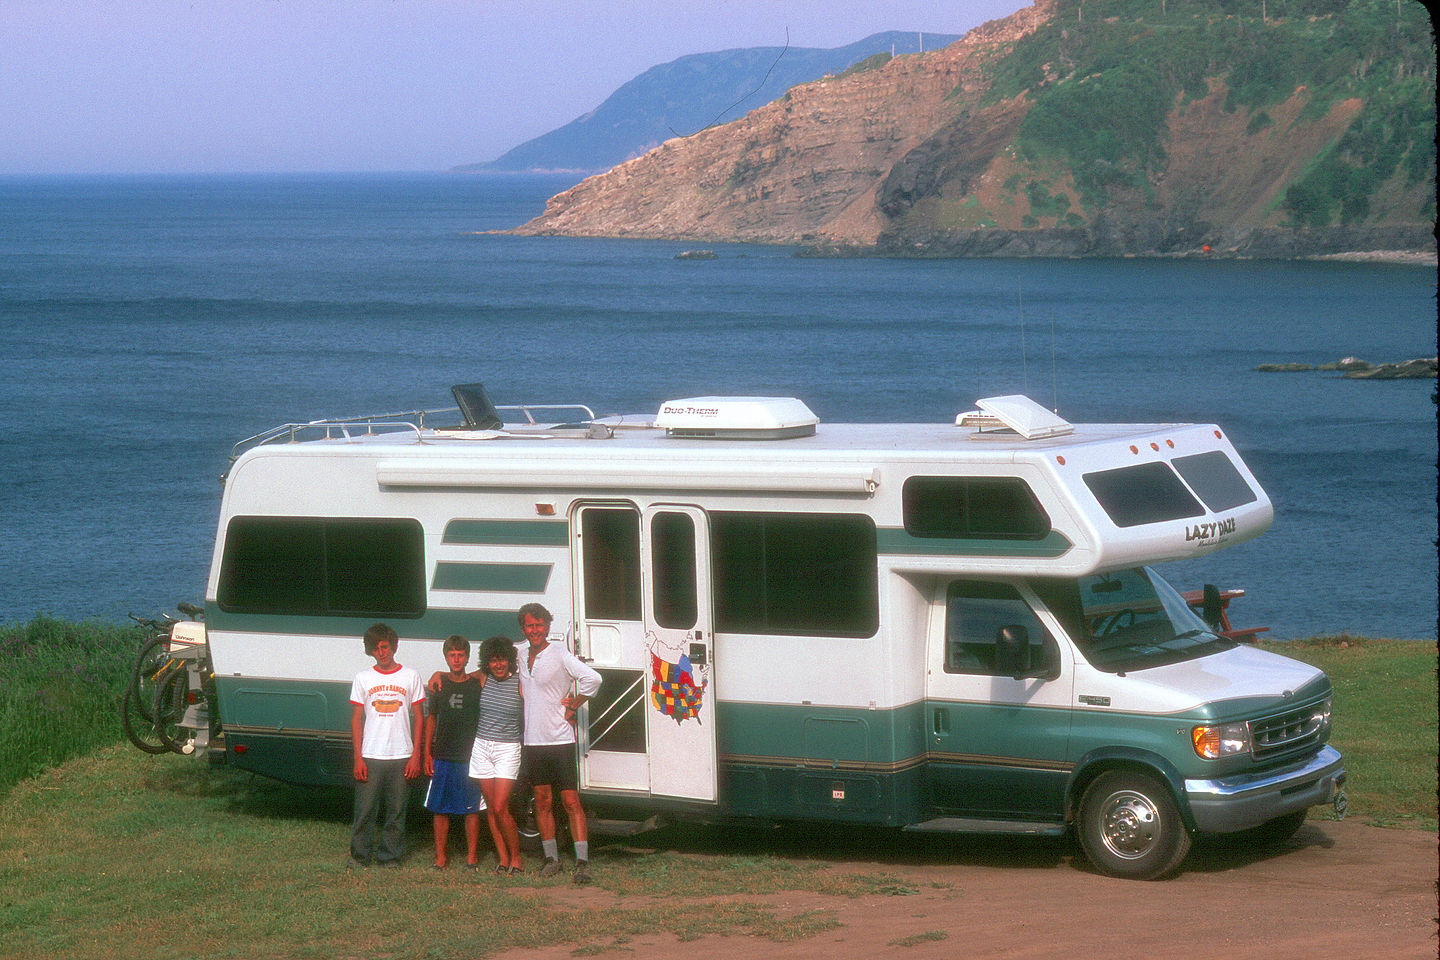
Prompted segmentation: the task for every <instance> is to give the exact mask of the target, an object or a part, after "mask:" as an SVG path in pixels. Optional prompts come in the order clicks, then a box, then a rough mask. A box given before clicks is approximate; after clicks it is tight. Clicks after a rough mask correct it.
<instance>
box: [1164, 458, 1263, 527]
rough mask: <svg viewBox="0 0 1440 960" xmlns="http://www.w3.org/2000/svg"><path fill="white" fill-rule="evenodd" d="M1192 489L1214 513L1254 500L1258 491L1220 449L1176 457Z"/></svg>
mask: <svg viewBox="0 0 1440 960" xmlns="http://www.w3.org/2000/svg"><path fill="white" fill-rule="evenodd" d="M1172 462H1173V463H1174V465H1175V469H1176V470H1178V471H1180V476H1182V477H1184V478H1185V482H1186V483H1188V484H1190V489H1191V490H1194V491H1195V492H1196V493H1198V494H1199V495H1200V499H1201V500H1204V501H1205V506H1207V507H1209V508H1210V511H1211V512H1212V513H1219V512H1220V511H1221V510H1229V509H1231V508H1233V507H1238V506H1241V505H1242V504H1246V503H1254V502H1255V500H1256V497H1255V491H1254V490H1251V489H1250V484H1248V483H1246V482H1245V478H1244V477H1242V476H1240V471H1239V470H1236V469H1235V464H1233V463H1231V462H1230V458H1229V457H1227V456H1225V454H1224V453H1222V452H1221V451H1219V450H1211V451H1210V452H1208V453H1197V454H1194V455H1193V456H1189V457H1176V458H1175V459H1174V460H1173V461H1172Z"/></svg>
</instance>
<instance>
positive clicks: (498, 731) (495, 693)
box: [470, 637, 525, 875]
mask: <svg viewBox="0 0 1440 960" xmlns="http://www.w3.org/2000/svg"><path fill="white" fill-rule="evenodd" d="M480 667H481V669H482V670H483V671H484V674H483V675H482V676H481V678H480V682H481V684H482V686H481V688H480V720H479V722H478V723H477V725H476V728H475V746H474V747H473V749H472V750H471V753H470V776H471V777H472V778H473V779H475V780H478V781H480V792H481V793H482V794H484V796H485V807H486V811H487V816H488V817H489V820H490V835H491V836H492V837H493V838H494V839H495V853H496V855H497V856H498V857H499V863H498V864H497V865H496V867H495V872H496V873H502V874H506V875H510V874H515V873H519V872H521V871H522V870H524V869H525V868H524V866H523V865H522V864H521V862H520V832H519V830H518V829H517V828H516V826H515V817H514V816H513V815H512V814H511V813H510V792H511V791H512V790H513V789H514V787H515V779H516V777H517V776H519V773H520V740H521V729H522V718H523V704H522V700H521V694H520V676H519V674H518V673H517V672H516V669H515V644H514V642H513V641H511V640H510V639H509V638H508V637H491V638H490V639H489V640H486V641H485V643H484V645H483V646H482V647H481V649H480Z"/></svg>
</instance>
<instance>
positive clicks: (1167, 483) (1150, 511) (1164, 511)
mask: <svg viewBox="0 0 1440 960" xmlns="http://www.w3.org/2000/svg"><path fill="white" fill-rule="evenodd" d="M1085 486H1087V487H1089V488H1090V492H1091V493H1093V494H1094V495H1095V499H1096V500H1099V501H1100V506H1102V507H1104V508H1105V513H1106V514H1108V515H1109V517H1110V519H1111V520H1112V521H1114V523H1115V526H1117V527H1138V526H1139V525H1140V524H1142V523H1160V522H1162V521H1165V520H1179V519H1181V518H1183V517H1201V516H1204V515H1205V508H1204V507H1202V506H1200V502H1199V501H1198V500H1196V499H1195V498H1194V497H1193V496H1191V495H1190V491H1189V490H1186V489H1185V485H1184V484H1183V483H1181V482H1180V478H1179V477H1177V476H1175V471H1174V470H1171V469H1170V464H1168V463H1164V462H1161V461H1155V462H1152V463H1137V464H1135V466H1133V467H1120V468H1118V469H1115V470H1099V471H1097V472H1095V473H1087V474H1085Z"/></svg>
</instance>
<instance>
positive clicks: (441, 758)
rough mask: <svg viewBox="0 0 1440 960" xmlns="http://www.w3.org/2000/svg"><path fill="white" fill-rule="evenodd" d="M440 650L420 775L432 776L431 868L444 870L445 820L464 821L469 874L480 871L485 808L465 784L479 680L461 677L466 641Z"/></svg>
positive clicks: (475, 789)
mask: <svg viewBox="0 0 1440 960" xmlns="http://www.w3.org/2000/svg"><path fill="white" fill-rule="evenodd" d="M443 649H444V651H445V665H446V666H448V667H449V668H450V672H449V673H448V674H445V675H443V676H441V678H440V689H439V690H434V691H431V692H430V693H429V695H428V696H427V697H426V701H425V712H426V714H427V716H426V719H425V772H426V773H427V774H429V775H430V777H431V780H430V789H429V790H427V791H426V793H425V809H426V810H429V811H430V812H431V813H433V814H434V815H435V869H436V870H443V869H445V863H446V857H445V847H446V845H447V842H448V840H449V838H450V818H451V817H452V816H455V817H462V816H463V817H464V818H465V862H466V864H467V865H468V866H469V868H470V869H471V870H474V869H476V868H478V867H479V866H480V859H479V856H478V854H477V851H476V848H477V845H478V844H479V841H480V811H482V810H484V809H485V801H484V799H483V798H482V797H481V795H480V787H479V784H477V783H476V782H475V781H474V780H471V779H470V749H471V746H472V744H473V743H474V741H475V724H476V722H477V721H478V720H479V717H480V681H478V680H476V679H475V678H474V677H471V676H470V675H469V674H467V673H466V672H465V666H466V664H468V663H469V662H470V641H469V640H466V639H465V638H464V637H462V636H459V635H458V634H457V635H456V636H452V637H450V638H449V639H448V640H446V641H445V645H444V648H443Z"/></svg>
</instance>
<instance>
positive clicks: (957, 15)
mask: <svg viewBox="0 0 1440 960" xmlns="http://www.w3.org/2000/svg"><path fill="white" fill-rule="evenodd" d="M1022 6H1025V2H1024V0H958V2H955V0H952V2H948V3H946V2H941V0H923V2H922V0H704V2H696V0H631V2H626V3H621V2H581V0H469V2H461V0H346V2H341V0H0V175H17V174H18V175H26V174H73V173H252V172H253V173H258V172H309V171H324V172H329V171H335V172H362V171H431V170H448V169H449V168H451V167H453V166H456V165H458V164H464V163H475V162H480V161H485V160H491V159H494V158H495V157H497V156H499V155H500V154H501V153H504V152H505V151H506V150H508V149H509V148H510V147H513V146H515V145H516V144H519V143H523V142H524V141H526V140H529V139H531V138H532V137H536V136H539V135H540V134H542V133H546V132H548V131H550V130H553V129H555V128H556V127H559V126H562V125H564V124H566V123H568V122H570V121H571V120H573V119H575V118H576V117H578V116H580V115H582V114H584V113H586V112H588V111H590V110H592V109H593V108H595V107H596V106H598V105H599V104H600V103H601V102H602V101H604V99H605V98H606V97H607V96H609V95H610V94H611V93H612V92H613V91H614V90H615V89H616V88H617V87H619V86H620V85H621V84H623V83H625V82H626V81H627V80H630V79H632V78H633V77H635V76H637V75H639V74H640V73H643V72H644V71H645V70H647V69H649V68H650V67H653V66H655V65H657V64H661V63H666V62H668V61H670V60H674V59H675V58H677V57H681V56H685V55H686V54H691V53H705V52H709V51H714V50H726V49H732V48H736V47H756V46H774V47H779V46H783V45H784V44H785V42H786V33H787V30H788V33H789V42H790V45H791V46H795V47H838V46H843V45H845V44H848V43H853V42H854V41H856V40H860V39H863V38H864V37H866V36H869V35H870V34H872V33H877V32H880V31H882V30H915V31H923V32H929V33H953V34H963V33H965V32H966V31H967V30H969V29H970V28H971V27H974V26H977V25H979V24H980V23H983V22H985V21H986V20H993V19H995V18H997V17H1003V16H1007V15H1008V14H1010V13H1013V12H1014V11H1015V10H1018V9H1020V8H1021V7H1022Z"/></svg>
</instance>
